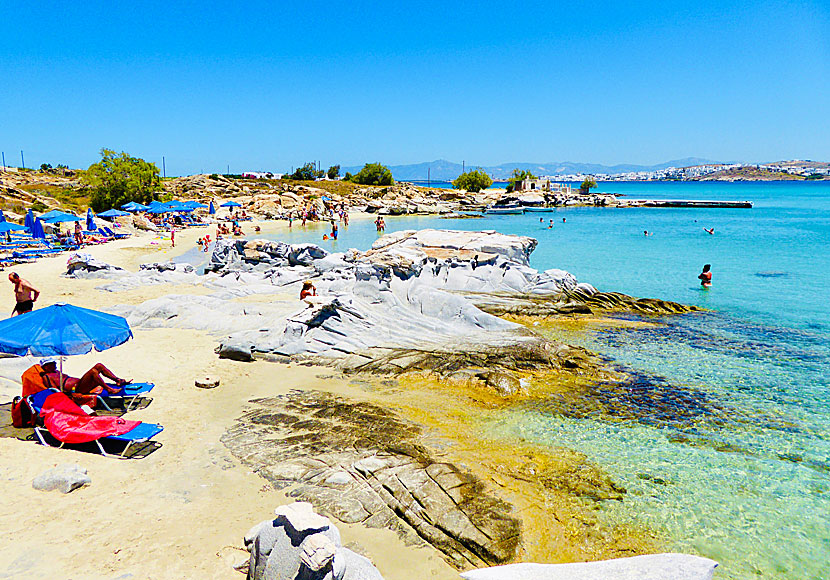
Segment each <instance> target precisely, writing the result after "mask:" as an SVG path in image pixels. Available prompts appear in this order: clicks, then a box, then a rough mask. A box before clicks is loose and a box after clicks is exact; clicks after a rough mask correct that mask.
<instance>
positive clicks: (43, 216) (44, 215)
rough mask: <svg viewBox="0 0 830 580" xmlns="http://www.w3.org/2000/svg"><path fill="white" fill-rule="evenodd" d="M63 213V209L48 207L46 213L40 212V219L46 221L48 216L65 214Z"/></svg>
mask: <svg viewBox="0 0 830 580" xmlns="http://www.w3.org/2000/svg"><path fill="white" fill-rule="evenodd" d="M65 213H66V212H65V211H62V210H59V209H50V210H49V211H47V212H46V213H42V214H40V219H42V220H43V221H46V220H48V219H49V218H53V217H55V216H56V215H62V214H65Z"/></svg>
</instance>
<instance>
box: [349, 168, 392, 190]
mask: <svg viewBox="0 0 830 580" xmlns="http://www.w3.org/2000/svg"><path fill="white" fill-rule="evenodd" d="M351 181H353V182H354V183H359V184H361V185H392V184H393V183H395V180H394V179H392V172H391V171H390V170H389V168H388V167H386V166H385V165H381V164H380V163H367V164H366V165H364V166H363V169H361V170H360V171H358V172H357V173H356V174H354V175H353V176H352V178H351Z"/></svg>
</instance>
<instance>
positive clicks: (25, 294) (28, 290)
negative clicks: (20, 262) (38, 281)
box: [9, 272, 40, 316]
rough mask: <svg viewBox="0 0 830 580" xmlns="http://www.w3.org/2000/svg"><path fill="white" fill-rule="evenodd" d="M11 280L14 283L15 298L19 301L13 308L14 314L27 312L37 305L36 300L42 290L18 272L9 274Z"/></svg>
mask: <svg viewBox="0 0 830 580" xmlns="http://www.w3.org/2000/svg"><path fill="white" fill-rule="evenodd" d="M9 282H11V283H12V284H14V299H15V301H16V302H17V303H16V304H15V306H14V310H12V316H17V315H18V314H26V313H27V312H31V311H32V308H34V307H35V300H37V297H38V296H40V290H38V289H37V288H35V287H34V286H32V283H31V282H29V281H28V280H24V279H23V278H21V277H20V275H19V274H18V273H17V272H12V273H11V274H9Z"/></svg>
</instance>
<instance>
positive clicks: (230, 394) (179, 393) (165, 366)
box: [0, 222, 458, 580]
mask: <svg viewBox="0 0 830 580" xmlns="http://www.w3.org/2000/svg"><path fill="white" fill-rule="evenodd" d="M261 225H262V227H263V233H275V232H278V231H279V229H280V228H281V227H283V223H282V222H263V223H262V224H261ZM246 229H247V228H246ZM214 231H215V228H210V232H211V234H213V232H214ZM204 233H205V231H204V230H195V229H194V230H189V231H183V232H179V233H177V246H178V247H177V248H176V249H171V248H170V247H169V241H162V242H159V243H156V244H151V243H150V242H151V241H152V237H149V236H143V237H134V238H131V239H128V240H122V241H118V242H112V243H109V244H105V245H102V246H97V247H93V248H90V249H88V251H90V253H92V254H93V255H94V256H95V257H97V258H99V259H101V260H104V261H106V262H109V263H112V264H116V265H120V266H123V267H126V268H127V269H130V270H136V269H137V266H138V264H139V263H142V262H146V261H163V260H166V259H169V258H170V257H172V256H174V255H176V254H178V253H181V252H183V251H185V250H187V249H190V248H192V247H193V245H194V243H195V240H196V239H197V238H198V237H199V236H201V235H204ZM66 257H67V256H66V255H63V256H58V257H55V258H49V259H43V260H39V261H38V262H36V263H34V264H25V265H20V266H19V267H17V268H15V270H16V271H17V272H18V273H20V275H21V276H23V277H24V278H27V279H29V280H30V281H31V282H33V283H34V284H35V285H36V286H39V287H40V289H41V291H42V292H43V296H42V298H41V300H40V301H39V302H38V303H37V306H38V307H41V308H42V307H44V306H47V305H49V304H51V303H54V302H60V301H65V302H71V303H72V304H76V305H78V306H85V307H90V308H106V307H107V306H108V305H114V304H124V303H138V302H141V301H143V300H147V299H149V298H152V297H156V296H163V295H165V294H171V293H175V294H185V293H203V292H204V290H203V289H201V288H199V287H194V286H190V285H178V286H172V285H158V286H146V287H141V288H138V289H135V290H131V291H129V292H119V293H108V292H103V291H100V290H95V287H96V286H99V285H101V284H102V283H103V282H102V281H101V280H71V279H66V278H61V277H60V276H59V274H60V272H62V271H63V270H64V267H65V261H66ZM4 281H5V280H0V282H4ZM10 286H11V285H10V284H9V288H8V289H7V290H8V302H9V310H11V306H12V305H13V303H12V301H13V298H12V295H11V287H10ZM268 298H269V297H263V300H266V299H268ZM271 298H272V297H271ZM215 345H216V340H215V338H214V337H211V336H208V335H206V334H205V333H203V332H198V331H192V330H179V329H158V330H138V331H135V338H134V340H131V341H129V342H128V343H126V344H125V345H122V346H120V347H117V348H114V349H110V350H108V351H105V352H102V353H96V352H93V353H90V354H89V355H84V356H78V357H72V358H71V359H70V360H68V361H67V363H66V367H65V368H66V370H67V371H68V373H69V374H73V375H75V376H78V374H80V373H82V372H83V371H84V370H86V369H87V368H89V366H91V365H92V364H93V363H94V362H96V361H101V362H103V363H104V364H106V365H107V366H110V367H111V368H113V370H115V371H116V372H118V373H120V374H121V375H122V376H128V377H132V378H134V379H136V380H146V381H152V382H155V383H156V389H155V390H154V391H153V393H152V395H153V399H154V400H153V402H152V404H151V405H150V406H149V407H147V408H146V409H143V410H140V411H134V412H132V413H130V414H129V415H128V417H129V418H132V419H140V420H143V421H150V422H155V423H160V424H161V425H163V426H164V432H163V433H161V434H160V435H159V436H158V437H157V440H158V441H159V442H161V443H162V445H163V446H162V447H161V449H159V450H158V451H156V452H155V453H153V454H151V455H150V456H149V457H147V458H144V459H138V460H127V461H119V460H117V459H111V458H105V457H101V456H98V455H93V454H89V453H82V452H77V451H70V450H64V449H53V448H47V447H43V446H40V445H36V444H34V443H32V442H26V441H20V440H17V439H10V438H0V497H2V498H3V499H2V505H3V509H2V510H0V529H2V530H3V531H4V533H3V534H2V539H0V578H55V579H60V578H76V579H77V578H195V577H199V578H229V579H233V578H242V575H241V574H239V573H238V572H235V571H234V570H232V568H231V567H230V562H236V561H239V560H241V559H242V557H244V556H245V553H244V552H241V551H240V550H239V549H235V548H234V547H237V548H240V547H241V538H242V536H243V535H244V534H245V532H247V530H248V529H249V528H250V527H251V526H253V525H254V524H256V523H258V522H259V521H262V520H264V519H268V518H269V517H270V516H271V514H272V512H273V509H274V508H275V507H276V506H277V505H280V504H282V503H285V502H286V501H289V500H287V499H286V498H285V497H284V496H283V495H282V494H281V493H279V492H276V491H274V490H272V489H271V488H270V486H268V485H267V482H266V481H265V480H264V479H262V478H260V477H259V476H258V475H256V474H254V473H252V472H251V471H250V470H249V469H248V468H246V467H245V466H243V465H241V464H240V463H239V461H237V460H236V459H235V458H233V457H232V456H231V455H230V453H229V452H228V451H227V450H226V449H225V447H224V446H223V445H222V443H221V442H220V437H221V435H222V433H223V432H224V431H225V429H226V428H227V427H228V426H229V425H230V424H231V423H232V422H233V421H234V419H235V418H236V417H238V416H239V415H240V414H241V412H242V409H243V408H244V406H245V403H246V401H247V400H248V399H251V398H254V397H259V396H267V395H275V394H279V393H284V392H286V391H288V390H290V389H315V388H316V389H323V390H334V391H338V392H345V393H348V392H349V391H350V390H353V389H354V387H351V386H349V385H347V384H346V383H344V382H343V381H338V380H336V379H327V380H323V379H320V378H318V377H317V375H318V374H320V373H321V371H320V370H319V369H315V368H309V367H295V366H286V365H278V364H274V363H267V362H255V363H238V362H233V361H227V360H219V359H218V358H217V357H216V355H215V354H214V352H213V348H214V347H215ZM2 362H3V361H0V366H2ZM204 374H210V375H213V376H216V377H219V378H220V379H221V381H222V384H221V386H220V387H219V388H217V389H213V390H202V389H197V388H195V387H194V385H193V380H194V379H195V378H196V377H198V376H201V375H204ZM7 391H8V389H0V403H2V402H7V401H8V399H9V396H10V395H12V394H14V393H9V392H7ZM7 421H8V418H7V417H3V418H2V422H3V423H6V422H7ZM73 462H74V463H78V464H80V465H82V466H83V467H85V468H87V469H88V470H89V474H90V476H91V477H92V485H90V486H87V487H86V488H83V489H80V490H77V491H74V492H72V493H71V494H68V495H63V494H61V493H59V492H49V493H44V492H40V491H35V490H34V489H32V487H31V481H32V479H33V478H34V477H35V476H37V475H38V474H40V473H42V472H43V471H45V470H46V469H48V468H49V467H52V466H54V465H57V464H61V463H73ZM338 527H339V528H340V530H341V533H342V535H343V540H344V543H350V542H353V543H357V544H358V545H359V548H358V549H360V550H361V551H363V552H364V553H365V554H366V555H368V556H369V557H371V558H372V559H373V560H374V561H375V563H376V565H377V566H378V568H379V569H380V570H381V572H382V573H383V575H384V577H385V578H386V579H387V580H394V579H404V578H406V579H410V578H436V579H450V578H458V575H457V574H456V573H455V572H454V571H453V570H452V569H451V568H450V567H449V566H448V565H447V564H446V563H444V561H443V560H442V559H441V557H440V555H439V554H438V553H437V552H436V551H435V550H433V549H431V548H412V547H407V546H404V545H403V544H402V543H401V542H400V540H399V539H398V538H397V536H396V535H395V534H394V533H393V532H391V531H387V530H372V529H365V528H363V527H361V526H346V525H343V524H338Z"/></svg>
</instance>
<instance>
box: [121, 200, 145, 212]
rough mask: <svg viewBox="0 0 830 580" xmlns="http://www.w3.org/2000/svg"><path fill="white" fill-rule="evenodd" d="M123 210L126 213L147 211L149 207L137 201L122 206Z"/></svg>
mask: <svg viewBox="0 0 830 580" xmlns="http://www.w3.org/2000/svg"><path fill="white" fill-rule="evenodd" d="M121 209H123V210H126V211H145V210H146V209H147V206H146V205H142V204H140V203H138V202H135V201H131V202H129V203H125V204H124V205H122V206H121Z"/></svg>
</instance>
